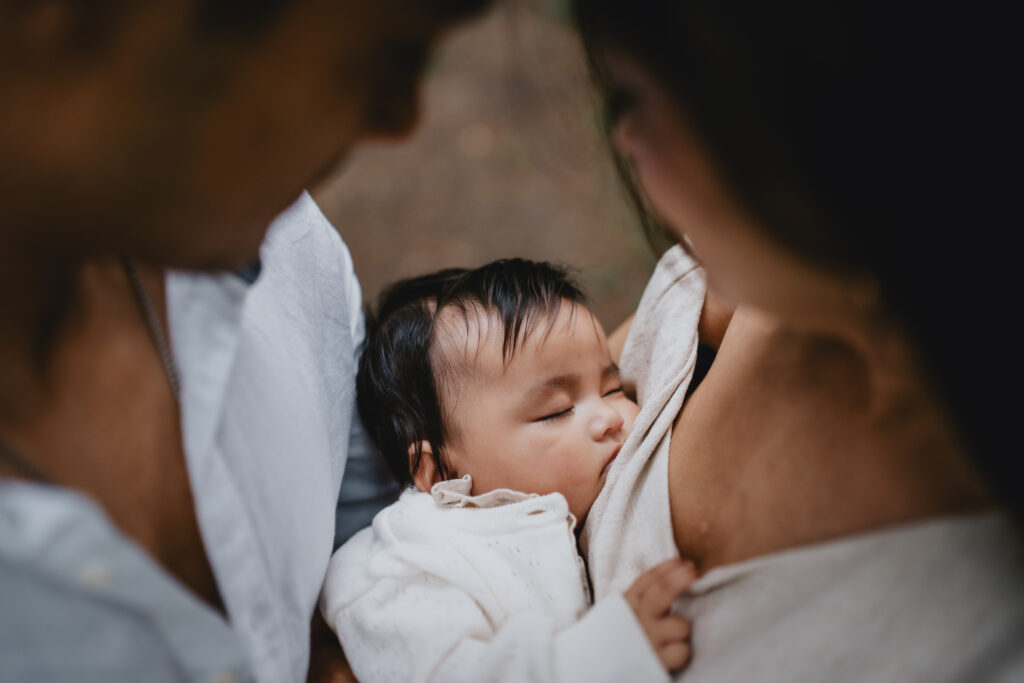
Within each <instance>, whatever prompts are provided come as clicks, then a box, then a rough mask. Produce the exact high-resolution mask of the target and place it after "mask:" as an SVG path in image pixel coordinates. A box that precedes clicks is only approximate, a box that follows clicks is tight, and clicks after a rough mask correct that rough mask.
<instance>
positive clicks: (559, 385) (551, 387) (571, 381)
mask: <svg viewBox="0 0 1024 683" xmlns="http://www.w3.org/2000/svg"><path fill="white" fill-rule="evenodd" d="M579 383H580V376H579V375H576V374H567V375H554V376H552V377H548V378H547V379H546V380H544V381H543V382H540V383H539V384H536V385H534V386H533V387H531V388H530V389H529V390H528V391H527V392H526V400H527V401H528V402H532V401H536V400H538V399H541V398H544V397H545V396H547V395H548V394H550V393H552V392H554V391H557V390H558V389H572V388H573V387H575V386H576V385H578V384H579Z"/></svg>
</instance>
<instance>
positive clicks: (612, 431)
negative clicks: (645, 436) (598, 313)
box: [445, 302, 639, 524]
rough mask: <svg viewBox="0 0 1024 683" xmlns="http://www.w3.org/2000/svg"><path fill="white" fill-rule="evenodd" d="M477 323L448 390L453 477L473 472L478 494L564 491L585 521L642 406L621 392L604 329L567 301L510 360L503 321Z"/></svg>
mask: <svg viewBox="0 0 1024 683" xmlns="http://www.w3.org/2000/svg"><path fill="white" fill-rule="evenodd" d="M459 320H461V317H459V318H458V319H457V320H455V322H454V327H452V328H450V329H453V330H458V326H459ZM470 321H471V324H470V325H469V327H468V328H466V330H465V331H466V334H465V337H464V339H463V340H462V341H464V342H465V350H464V353H465V355H464V357H462V359H461V360H456V361H455V363H456V366H457V367H462V368H463V369H464V370H465V372H460V373H459V374H460V378H459V380H458V384H457V386H456V387H454V388H453V390H452V391H450V392H448V391H446V392H445V393H446V394H447V395H448V396H447V397H446V398H445V403H446V411H447V412H448V414H449V416H450V419H451V421H452V426H453V427H454V429H453V430H452V431H453V434H452V436H451V438H450V439H449V442H448V445H447V448H446V450H445V453H446V455H447V457H448V461H449V463H450V464H451V466H452V467H453V469H454V470H455V473H454V474H455V476H461V475H464V474H469V475H471V476H472V477H473V494H474V495H476V494H480V493H485V492H487V491H491V490H493V489H496V488H509V489H513V490H516V491H522V492H524V493H539V494H547V493H552V492H556V491H557V492H559V493H561V494H562V495H564V496H565V498H566V500H567V501H568V503H569V510H570V511H571V512H572V513H573V514H574V515H575V516H576V519H577V520H579V522H580V524H582V523H583V520H584V519H585V518H586V515H587V512H589V510H590V506H591V505H592V504H593V502H594V500H595V499H596V498H597V495H598V493H600V491H601V488H602V487H603V486H604V482H605V478H606V477H607V474H608V469H609V467H610V466H611V462H612V460H614V459H615V457H616V456H617V455H618V452H619V448H620V447H621V446H622V443H623V442H624V441H625V439H626V436H627V435H628V434H629V432H630V430H631V429H632V427H633V421H634V420H635V419H636V415H637V412H638V410H639V409H638V408H637V405H636V403H634V402H633V401H631V400H630V399H629V398H628V397H626V396H625V395H624V394H623V391H622V381H621V379H620V378H619V370H618V368H617V367H616V366H615V364H614V363H613V362H612V359H611V356H610V355H609V353H608V342H607V340H606V339H605V335H604V331H603V330H602V329H601V325H600V323H598V322H597V320H596V319H595V318H594V317H593V315H592V314H591V313H590V312H589V311H588V310H587V309H586V308H585V307H584V306H581V305H577V306H573V305H572V304H571V303H569V302H563V305H562V306H561V309H560V311H559V313H558V316H557V317H556V318H555V319H554V320H552V321H542V322H538V325H537V327H536V328H535V329H534V330H532V331H531V332H530V333H529V334H528V335H527V336H526V338H525V339H524V340H523V341H522V344H521V345H520V346H519V348H518V349H517V350H516V352H515V355H514V356H513V357H512V359H511V360H510V361H509V362H508V364H506V363H505V362H504V359H503V357H502V341H503V338H504V337H503V332H502V330H501V325H500V323H499V322H498V321H497V320H495V319H493V318H490V317H488V316H480V318H479V319H478V320H474V319H473V317H472V316H470ZM449 322H451V321H449ZM454 345H455V346H458V345H459V341H458V340H456V341H455V342H454ZM450 352H452V353H458V351H450Z"/></svg>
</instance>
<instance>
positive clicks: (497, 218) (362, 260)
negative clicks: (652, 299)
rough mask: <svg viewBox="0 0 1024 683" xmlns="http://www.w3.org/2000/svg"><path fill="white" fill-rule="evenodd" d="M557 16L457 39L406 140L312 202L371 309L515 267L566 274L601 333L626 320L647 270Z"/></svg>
mask: <svg viewBox="0 0 1024 683" xmlns="http://www.w3.org/2000/svg"><path fill="white" fill-rule="evenodd" d="M563 5H564V2H558V1H557V0H554V1H553V0H513V1H512V2H505V3H503V4H501V5H500V6H499V7H498V8H497V9H496V10H495V11H493V12H492V13H491V14H489V15H488V16H486V17H484V18H483V19H481V20H479V21H477V22H475V23H473V24H471V25H469V26H467V27H465V28H464V29H461V30H459V31H458V32H457V33H455V34H453V35H452V36H451V39H450V40H449V41H447V42H446V43H445V47H444V49H443V50H442V52H441V53H440V54H439V55H438V57H437V58H436V60H435V64H434V65H433V66H432V68H431V70H430V74H429V77H428V79H427V82H426V86H425V89H424V97H423V119H422V122H421V125H420V127H419V129H418V130H417V131H416V133H415V135H414V136H413V137H412V138H411V139H410V140H408V141H406V142H404V143H403V144H401V145H397V146H387V147H383V146H378V147H368V148H364V149H361V150H359V151H358V152H357V153H356V154H355V156H354V158H353V159H352V160H351V161H350V162H349V163H348V164H347V165H346V167H345V168H344V169H342V171H340V172H339V173H337V174H335V175H334V176H332V177H331V178H330V179H328V180H327V181H326V182H325V183H324V184H323V185H321V186H320V187H319V188H316V189H315V190H314V194H315V195H316V197H317V200H318V201H319V202H320V204H321V206H322V207H323V209H324V211H325V213H326V214H327V216H328V217H329V218H330V219H331V220H332V221H333V222H334V224H335V225H337V226H338V228H339V230H340V232H341V234H342V236H343V237H344V239H345V241H346V242H347V243H348V245H349V248H350V249H351V251H352V255H353V258H354V260H355V265H356V271H357V273H358V275H359V278H360V280H361V281H362V283H363V289H364V294H365V295H366V296H367V297H368V298H375V297H376V295H377V293H378V292H379V290H380V288H381V287H382V286H383V285H385V284H387V283H389V282H391V281H393V280H395V279H396V278H400V277H405V276H409V275H416V274H421V273H424V272H427V271H430V270H435V269H438V268H443V267H448V266H473V265H479V264H481V263H484V262H486V261H489V260H491V259H495V258H501V257H508V256H523V257H527V258H533V259H541V260H548V261H554V262H556V263H560V264H563V265H568V266H571V267H573V268H575V269H576V272H577V277H578V279H579V281H580V282H581V284H582V285H583V287H584V289H585V291H586V292H587V294H588V296H589V297H590V299H591V301H592V303H593V307H594V310H595V312H596V313H597V315H598V317H599V318H600V319H601V321H602V322H603V323H604V324H605V325H606V326H615V325H617V324H618V322H620V321H621V320H622V319H623V318H625V317H626V316H627V315H629V313H630V312H631V311H632V310H633V308H635V306H636V303H637V300H638V298H639V294H640V292H641V290H642V288H643V285H644V283H645V281H646V279H647V276H648V275H649V273H650V271H651V268H652V266H653V263H654V259H653V256H652V253H651V250H650V249H649V248H648V246H647V244H646V242H645V241H644V239H643V237H642V235H641V232H640V229H639V227H638V225H637V221H636V219H635V218H634V216H633V213H632V211H631V209H630V207H629V205H628V202H627V200H626V198H625V194H624V193H623V191H622V190H621V189H620V187H619V184H618V179H617V178H616V176H615V172H614V170H613V167H612V164H611V161H610V158H609V156H608V152H607V148H606V145H605V143H604V140H603V138H602V135H601V133H600V132H599V127H598V107H597V103H596V101H595V98H594V96H593V94H592V92H591V90H590V85H589V81H588V79H587V76H586V68H585V66H584V63H583V58H582V54H581V50H580V47H579V44H578V41H577V39H576V38H575V36H574V34H573V32H572V30H571V27H570V26H568V25H567V24H566V22H565V21H564V19H563V18H562V14H563V13H562V11H561V10H560V7H561V6H563Z"/></svg>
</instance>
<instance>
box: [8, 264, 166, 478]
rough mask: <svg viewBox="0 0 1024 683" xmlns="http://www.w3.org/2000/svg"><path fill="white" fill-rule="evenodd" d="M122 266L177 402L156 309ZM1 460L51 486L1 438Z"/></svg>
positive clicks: (135, 274)
mask: <svg viewBox="0 0 1024 683" xmlns="http://www.w3.org/2000/svg"><path fill="white" fill-rule="evenodd" d="M121 265H122V267H123V268H124V272H125V275H126V276H127V277H128V284H129V285H131V288H132V295H133V296H134V297H135V303H136V304H138V306H139V312H140V313H141V314H142V318H143V320H144V321H145V322H146V327H147V328H148V329H149V335H150V336H151V337H152V338H153V343H154V344H155V345H156V350H157V354H158V355H159V356H160V362H161V363H162V364H163V366H164V373H165V374H166V375H167V382H168V383H169V384H170V385H171V391H172V392H173V393H174V399H175V400H176V401H180V400H181V382H180V380H179V379H178V368H177V366H176V365H175V364H174V356H173V355H172V354H171V345H170V344H169V343H168V341H167V335H166V334H165V333H164V326H163V324H161V322H160V318H159V316H157V314H156V309H155V308H154V307H153V301H152V299H150V298H149V292H148V291H146V286H145V285H144V284H143V283H142V278H141V277H140V276H139V269H138V268H137V267H136V266H135V264H134V263H133V262H132V261H131V260H130V259H128V258H122V259H121ZM0 460H4V461H6V462H7V463H8V464H9V465H11V466H12V467H14V469H16V470H19V471H21V473H22V474H23V475H25V476H26V477H27V478H29V479H32V480H34V481H38V482H42V483H46V484H52V483H53V480H52V479H51V478H50V477H49V476H48V475H47V474H46V473H45V472H43V471H42V470H41V469H39V468H38V467H36V466H35V464H33V463H32V461H31V460H29V459H28V458H26V457H24V456H23V455H22V454H21V453H19V452H18V451H17V450H15V448H14V447H13V446H11V445H10V444H9V443H7V441H6V440H5V439H4V438H3V437H0Z"/></svg>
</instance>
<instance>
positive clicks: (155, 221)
mask: <svg viewBox="0 0 1024 683" xmlns="http://www.w3.org/2000/svg"><path fill="white" fill-rule="evenodd" d="M129 5H130V7H129ZM196 5H197V3H196V2H194V1H186V0H178V1H172V2H159V3H158V2H139V3H127V4H125V7H124V8H121V9H116V8H115V9H112V10H111V12H112V16H109V17H105V18H104V19H102V20H101V21H100V22H99V25H100V26H101V28H102V32H101V33H95V32H94V29H90V28H89V27H88V25H87V24H86V23H83V22H85V21H86V19H87V18H88V17H86V15H89V14H90V13H91V11H92V9H90V10H89V11H86V12H83V13H82V15H81V16H79V15H78V14H76V10H74V9H73V5H72V4H71V3H68V4H64V3H30V4H26V3H8V2H0V55H2V58H0V92H3V97H2V98H0V199H2V202H3V207H4V212H3V216H2V217H0V245H2V246H0V285H2V286H0V320H2V321H3V324H2V325H0V435H2V436H3V438H4V440H5V441H7V442H8V443H9V444H10V445H11V446H13V447H14V448H15V449H17V450H18V451H19V452H20V453H21V454H23V455H24V457H25V458H26V459H28V460H29V461H31V462H32V463H33V465H34V466H35V467H36V468H38V469H39V470H41V471H42V472H43V473H45V475H46V477H47V478H48V479H50V480H52V481H53V482H55V483H56V484H59V485H61V486H65V487H68V488H71V489H75V490H77V491H79V492H81V493H83V494H85V495H87V496H89V497H90V498H92V499H93V500H95V501H96V502H97V503H98V504H99V505H100V506H102V508H103V509H104V510H105V512H106V513H107V514H108V516H109V517H110V519H111V520H112V522H113V523H114V524H115V525H116V526H117V527H118V528H119V529H120V530H121V531H122V532H123V533H124V534H125V535H126V536H128V537H129V538H130V539H132V540H133V541H135V542H136V543H137V544H138V545H139V547H141V548H142V549H143V550H144V551H145V552H147V553H148V554H149V555H150V556H151V557H152V558H153V559H154V560H155V561H156V562H157V563H159V564H160V565H161V566H163V567H164V568H165V569H166V570H167V571H168V572H169V573H170V574H171V575H172V576H174V577H175V578H176V579H178V580H179V581H180V582H181V583H182V584H183V585H184V586H185V587H186V588H187V589H189V590H191V591H192V592H193V593H195V595H196V596H198V597H199V599H201V600H203V601H204V602H206V603H207V604H209V605H211V606H212V607H214V608H215V609H222V605H221V600H220V596H219V591H218V588H217V584H216V581H215V579H214V576H213V573H212V571H211V569H210V566H209V561H208V559H207V557H206V553H205V550H204V548H203V545H202V540H201V537H200V534H199V530H198V526H197V524H196V520H195V512H194V501H193V499H192V493H191V490H190V486H189V482H188V476H187V472H186V469H185V463H184V455H183V452H182V445H181V433H180V416H179V414H178V408H177V404H176V401H175V398H174V396H173V395H172V393H171V390H170V387H169V386H168V382H167V378H166V377H165V374H164V369H163V366H162V365H161V363H160V360H159V357H158V356H157V353H156V350H155V348H154V346H153V343H152V340H151V338H150V336H149V332H148V330H147V329H146V327H145V324H144V322H143V319H142V317H141V316H140V314H139V311H138V309H137V307H136V304H135V302H134V301H133V299H132V296H131V291H130V289H129V285H128V282H127V280H126V278H125V276H124V273H123V272H122V270H121V267H120V263H119V261H118V258H117V257H118V256H120V255H127V256H130V257H132V258H133V259H134V260H135V261H136V262H137V263H138V264H139V266H140V272H141V274H142V277H143V279H144V282H145V284H146V287H147V289H148V291H149V293H150V296H151V298H152V300H153V302H154V305H155V307H156V309H157V312H158V314H159V315H160V316H161V317H163V318H164V323H165V325H166V310H165V301H164V295H163V269H164V268H167V267H179V268H198V269H219V268H230V267H234V266H238V265H241V264H246V263H248V262H250V261H251V260H252V259H253V258H254V257H255V256H256V254H257V250H258V247H259V244H260V243H261V241H262V239H263V237H264V235H265V232H266V229H267V226H268V224H269V222H270V220H271V219H272V218H273V216H274V215H275V214H277V213H278V212H279V211H280V210H282V209H283V208H285V207H286V206H287V205H288V204H289V203H290V202H291V201H293V200H294V199H295V198H296V197H297V195H298V193H299V191H300V189H301V188H302V187H304V186H306V185H307V184H309V183H311V182H313V181H315V179H316V178H317V177H318V176H319V175H321V174H323V173H325V172H326V171H328V170H330V169H331V168H332V167H334V166H335V165H336V164H337V163H338V162H339V160H341V159H342V158H344V156H345V155H346V153H347V152H348V151H349V150H350V149H351V148H352V147H353V146H355V145H357V144H358V143H359V142H361V141H364V140H366V139H369V138H381V137H385V138H386V137H395V136H401V135H403V134H405V133H406V132H408V131H409V130H410V129H411V128H412V127H413V125H414V124H415V121H416V110H417V82H418V78H419V76H420V74H421V72H422V69H423V67H424V66H425V63H426V56H427V54H428V52H429V50H430V48H431V47H432V46H433V45H434V44H435V42H436V41H437V40H438V39H439V37H440V35H441V33H442V31H443V29H444V28H447V25H442V24H441V23H439V20H437V19H436V18H432V17H431V15H430V14H429V13H430V11H431V9H430V7H429V3H421V2H413V1H412V0H386V1H385V2H340V3H339V2H335V1H334V0H305V1H302V2H292V3H284V9H282V10H281V12H280V13H279V14H278V15H276V16H275V17H274V19H273V21H272V22H271V23H270V25H269V26H268V27H267V28H266V29H265V30H262V31H261V32H259V33H257V34H256V35H255V36H227V37H225V36H210V35H205V34H201V33H197V31H196V29H195V28H194V22H193V20H192V17H193V14H192V13H193V10H194V9H195V7H196ZM96 11H99V10H98V9H96ZM90 32H93V33H92V34H91V35H92V38H93V40H86V41H84V42H83V41H82V40H80V37H81V36H82V35H89V34H90ZM25 476H26V473H24V472H22V471H20V470H18V469H16V468H13V467H11V466H10V465H8V464H7V463H0V477H5V478H23V477H25ZM314 642H321V643H322V642H323V641H322V639H321V641H317V630H316V629H314ZM334 643H335V644H334V645H333V647H328V648H322V647H318V648H314V649H315V652H314V655H315V656H314V657H313V664H312V671H311V680H313V679H316V676H318V675H319V674H320V673H323V674H324V678H323V679H324V680H330V676H331V675H332V672H334V673H337V672H338V671H344V665H343V663H340V662H339V659H338V655H339V654H340V650H339V649H338V648H337V646H336V640H335V641H334ZM321 655H322V656H321ZM343 675H344V674H341V673H338V676H343ZM342 679H343V678H342Z"/></svg>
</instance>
